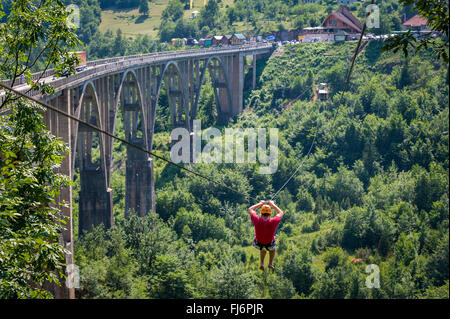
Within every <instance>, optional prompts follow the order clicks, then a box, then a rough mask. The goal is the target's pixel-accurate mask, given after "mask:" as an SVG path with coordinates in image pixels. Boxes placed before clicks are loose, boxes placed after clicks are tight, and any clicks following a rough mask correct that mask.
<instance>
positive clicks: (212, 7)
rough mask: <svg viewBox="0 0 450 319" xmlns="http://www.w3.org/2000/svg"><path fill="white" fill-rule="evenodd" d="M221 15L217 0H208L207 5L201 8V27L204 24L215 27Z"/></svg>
mask: <svg viewBox="0 0 450 319" xmlns="http://www.w3.org/2000/svg"><path fill="white" fill-rule="evenodd" d="M218 16H219V5H218V4H217V0H208V3H207V4H206V6H204V7H203V8H202V9H201V10H200V18H199V27H200V28H202V27H204V26H207V27H209V28H210V29H213V28H214V27H216V25H217V21H218Z"/></svg>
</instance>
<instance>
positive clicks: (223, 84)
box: [192, 56, 232, 119]
mask: <svg viewBox="0 0 450 319" xmlns="http://www.w3.org/2000/svg"><path fill="white" fill-rule="evenodd" d="M213 62H214V63H215V62H218V65H216V66H215V67H218V68H219V70H220V71H221V72H220V73H218V74H216V75H214V76H211V80H212V81H213V90H214V95H215V98H216V107H217V113H218V115H219V116H220V114H224V113H225V114H226V113H231V106H232V98H231V96H232V95H231V90H230V82H229V79H228V74H227V72H226V71H225V66H224V63H223V61H222V59H221V58H220V57H218V56H212V57H209V58H208V59H207V60H206V62H205V64H204V66H203V68H202V71H201V75H200V80H199V83H198V88H197V90H196V92H195V102H194V105H193V107H192V110H193V112H192V113H193V115H192V117H193V118H194V119H195V118H196V117H197V112H198V102H199V99H200V92H201V89H202V87H203V84H204V78H205V75H206V71H207V70H208V68H209V72H210V74H212V72H211V63H213ZM216 76H219V79H217V78H216ZM220 76H222V77H223V79H220ZM221 80H223V81H224V82H221ZM214 82H216V83H214ZM221 87H222V88H224V89H225V92H226V101H227V104H228V109H225V107H224V105H223V102H224V101H223V100H222V101H221V97H222V96H223V95H221V94H220V93H219V92H218V91H219V90H220V88H221Z"/></svg>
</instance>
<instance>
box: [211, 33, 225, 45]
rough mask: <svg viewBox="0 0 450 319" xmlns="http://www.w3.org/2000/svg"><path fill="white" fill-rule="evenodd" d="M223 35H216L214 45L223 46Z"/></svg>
mask: <svg viewBox="0 0 450 319" xmlns="http://www.w3.org/2000/svg"><path fill="white" fill-rule="evenodd" d="M223 39H224V36H223V35H215V36H213V37H212V45H223Z"/></svg>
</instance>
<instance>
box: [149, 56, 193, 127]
mask: <svg viewBox="0 0 450 319" xmlns="http://www.w3.org/2000/svg"><path fill="white" fill-rule="evenodd" d="M163 82H164V83H165V84H166V89H167V97H168V100H169V105H168V106H169V108H170V114H171V124H172V127H179V126H184V127H185V128H186V129H188V130H190V129H191V123H190V112H189V103H188V92H187V83H186V79H184V77H183V72H182V71H181V69H180V67H179V65H178V63H177V62H175V61H170V62H168V63H167V64H165V65H164V66H163V68H162V70H161V73H160V75H159V79H158V82H157V85H156V96H155V107H154V108H153V114H152V117H151V118H152V123H151V125H152V129H153V130H152V131H154V128H155V120H156V110H157V108H158V101H159V96H160V93H161V87H162V85H163ZM183 114H184V120H183V118H182V116H183Z"/></svg>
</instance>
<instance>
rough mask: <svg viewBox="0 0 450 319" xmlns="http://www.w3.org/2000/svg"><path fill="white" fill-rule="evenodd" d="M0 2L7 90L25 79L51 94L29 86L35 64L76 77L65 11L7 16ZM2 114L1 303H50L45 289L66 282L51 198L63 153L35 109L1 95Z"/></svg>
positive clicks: (59, 221) (50, 6) (16, 7)
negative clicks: (39, 300)
mask: <svg viewBox="0 0 450 319" xmlns="http://www.w3.org/2000/svg"><path fill="white" fill-rule="evenodd" d="M2 3H3V2H2ZM2 3H0V19H2V18H3V23H0V42H1V43H2V46H1V47H0V61H1V63H0V78H1V79H9V80H10V81H11V82H10V85H11V86H12V85H13V84H14V82H15V81H16V80H17V78H19V77H21V76H22V75H23V76H24V78H25V81H26V82H27V83H28V84H30V85H31V88H30V90H32V89H37V90H40V91H41V93H50V92H52V89H51V88H50V87H49V86H48V85H44V84H36V83H32V74H31V69H32V68H33V67H34V66H36V65H37V64H38V62H39V61H41V62H43V65H45V69H47V68H48V67H49V66H50V65H54V68H55V71H56V72H57V73H58V72H59V73H60V72H62V71H63V70H67V69H68V70H69V71H71V72H73V71H74V67H73V65H74V62H76V61H77V58H76V57H74V56H72V55H71V53H70V50H71V49H73V48H74V47H75V46H76V45H77V44H79V41H78V39H77V37H76V35H75V34H74V33H73V30H72V29H70V28H69V27H68V25H67V23H66V22H67V17H68V13H67V12H66V10H65V6H64V5H63V4H62V3H61V2H60V1H45V2H37V3H35V4H34V5H30V1H13V2H11V3H10V7H9V11H8V14H7V15H5V13H4V11H3V7H2ZM0 108H7V109H8V112H7V113H5V114H3V115H2V116H1V117H0V212H1V213H0V273H1V274H2V275H1V276H0V298H1V297H3V298H42V297H46V298H47V297H52V296H51V294H50V293H48V292H46V291H44V289H43V285H44V283H48V282H55V283H57V284H60V282H59V281H60V280H61V279H62V278H63V277H64V265H65V253H67V251H66V250H65V249H64V248H63V246H62V245H61V244H60V243H59V237H60V234H61V231H62V229H63V227H64V223H65V222H66V220H64V218H63V216H61V212H60V207H61V206H60V205H61V203H59V202H57V201H56V200H55V198H57V196H58V194H59V191H60V189H61V188H62V187H65V186H67V185H68V184H69V183H70V180H69V179H68V177H67V176H64V175H62V174H59V173H58V172H57V171H56V169H57V168H58V167H59V166H60V165H61V162H62V159H63V157H64V156H65V155H66V154H67V152H68V148H67V146H66V145H65V144H64V143H63V142H61V141H60V140H59V139H57V138H56V137H54V136H52V135H51V134H50V132H48V130H47V129H46V125H45V123H44V122H43V119H42V112H43V111H44V110H43V109H41V108H39V107H37V106H36V105H35V104H31V103H29V102H27V101H26V100H23V99H21V98H20V99H19V98H18V97H16V96H14V95H12V94H10V93H6V99H5V100H4V101H3V103H2V104H1V105H0Z"/></svg>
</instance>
